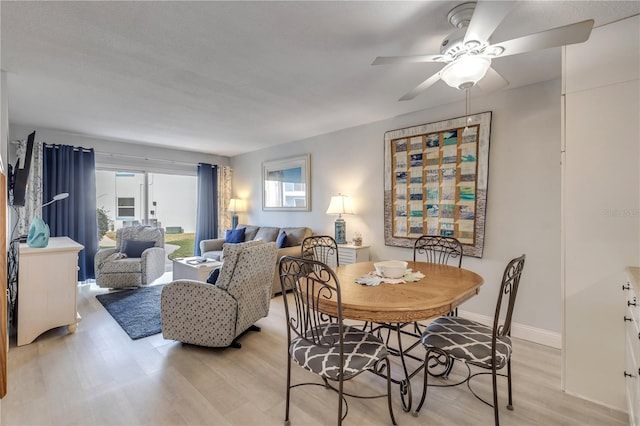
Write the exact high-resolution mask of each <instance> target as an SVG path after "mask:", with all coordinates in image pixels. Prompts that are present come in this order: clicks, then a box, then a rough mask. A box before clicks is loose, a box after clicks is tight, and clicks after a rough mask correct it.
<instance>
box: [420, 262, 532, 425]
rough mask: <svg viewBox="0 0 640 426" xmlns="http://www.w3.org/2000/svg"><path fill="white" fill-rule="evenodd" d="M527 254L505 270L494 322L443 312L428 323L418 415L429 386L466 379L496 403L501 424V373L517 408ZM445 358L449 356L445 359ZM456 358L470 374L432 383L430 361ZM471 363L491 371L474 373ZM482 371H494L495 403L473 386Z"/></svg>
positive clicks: (495, 410) (446, 385) (460, 382)
mask: <svg viewBox="0 0 640 426" xmlns="http://www.w3.org/2000/svg"><path fill="white" fill-rule="evenodd" d="M525 257H526V256H525V255H524V254H523V255H522V256H520V257H517V258H515V259H513V260H511V261H510V262H509V263H508V264H507V267H506V268H505V270H504V274H503V276H502V282H501V285H500V292H499V294H498V302H497V304H496V310H495V314H494V317H493V325H492V326H486V325H483V324H480V323H478V322H476V321H472V320H469V319H465V318H460V317H457V316H442V317H439V318H437V319H435V320H434V321H433V322H431V323H430V324H429V325H428V326H427V328H426V330H425V331H424V333H423V334H422V338H421V342H422V344H423V346H424V348H425V349H426V354H425V362H424V382H423V389H422V397H421V399H420V403H419V404H418V407H417V408H416V411H415V412H414V416H418V415H419V412H420V409H421V408H422V405H423V404H424V402H425V399H426V396H427V387H428V386H434V387H451V386H457V385H461V384H463V383H466V384H467V387H468V388H469V390H470V391H471V393H472V394H473V395H474V396H475V397H476V398H478V399H479V400H480V401H482V402H484V403H485V404H487V405H489V406H491V407H493V411H494V419H495V424H496V426H497V425H499V424H500V419H499V415H498V390H497V376H498V375H500V376H506V377H507V391H508V405H507V408H508V409H509V410H513V400H512V392H511V352H512V346H511V338H510V335H511V319H512V316H513V307H514V305H515V301H516V295H517V293H518V287H519V285H520V277H521V275H522V269H523V268H524V261H525ZM443 358H445V360H444V361H443ZM452 359H453V360H462V361H463V364H464V365H465V366H466V367H467V375H466V377H465V378H464V379H463V380H461V381H459V382H457V383H453V384H432V385H429V383H428V378H429V375H430V374H431V373H430V371H429V369H430V368H432V367H434V364H433V363H432V364H431V365H430V364H429V362H430V361H431V362H433V361H435V362H436V363H437V364H443V363H447V362H449V361H450V360H452ZM470 365H473V366H476V367H480V368H482V369H485V370H491V371H490V372H477V373H474V374H471V367H470ZM505 366H506V367H507V374H506V375H505V374H498V372H497V371H498V370H501V369H502V368H504V367H505ZM445 374H446V375H448V374H449V372H448V370H445ZM481 374H491V376H492V388H493V403H489V402H487V401H485V400H484V399H482V398H481V397H480V396H479V395H478V394H476V393H475V392H474V391H473V389H472V388H471V385H470V380H471V379H472V378H474V377H475V376H478V375H481ZM443 375H444V374H443ZM441 376H442V375H441Z"/></svg>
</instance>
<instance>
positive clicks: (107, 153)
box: [94, 151, 198, 167]
mask: <svg viewBox="0 0 640 426" xmlns="http://www.w3.org/2000/svg"><path fill="white" fill-rule="evenodd" d="M94 152H95V153H96V154H100V155H105V156H108V157H120V158H131V159H135V160H144V161H157V162H162V163H169V164H182V165H185V166H194V167H197V166H198V163H192V162H186V161H176V160H165V159H163V158H149V157H138V156H135V155H125V154H116V153H113V152H102V151H94Z"/></svg>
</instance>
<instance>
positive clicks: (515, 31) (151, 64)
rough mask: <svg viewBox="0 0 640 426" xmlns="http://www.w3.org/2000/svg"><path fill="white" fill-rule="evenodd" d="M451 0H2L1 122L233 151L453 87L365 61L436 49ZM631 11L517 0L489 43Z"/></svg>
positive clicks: (537, 71) (530, 74) (529, 70)
mask: <svg viewBox="0 0 640 426" xmlns="http://www.w3.org/2000/svg"><path fill="white" fill-rule="evenodd" d="M460 3H462V1H428V2H397V1H376V2H361V1H339V2H328V1H318V2H309V1H285V2H271V1H259V2H244V1H235V2H220V1H216V2H134V1H131V2H108V1H97V2H72V1H69V2H41V1H37V2H7V1H3V2H2V4H1V6H0V7H1V9H0V13H1V14H2V26H1V33H2V34H1V36H2V39H1V41H2V51H1V54H2V58H1V59H2V62H1V64H0V65H1V67H2V69H3V70H5V71H6V72H7V84H8V99H9V120H10V122H11V123H16V124H24V125H29V126H33V127H34V128H35V127H39V128H49V129H54V130H62V131H67V132H72V133H77V134H85V135H89V136H96V137H102V138H107V139H116V140H127V141H134V142H139V143H144V144H153V145H160V146H169V147H175V148H180V149H186V150H192V151H201V152H207V153H212V154H219V155H228V156H233V155H237V154H241V153H244V152H248V151H253V150H256V149H260V148H263V147H268V146H272V145H277V144H282V143H287V142H291V141H297V140H301V139H304V138H307V137H311V136H314V135H318V134H325V133H329V132H332V131H336V130H339V129H343V128H347V127H352V126H357V125H360V124H365V123H370V122H373V121H377V120H382V119H385V118H389V117H394V116H397V115H400V114H404V113H408V112H411V111H416V110H420V109H424V108H429V107H433V106H436V105H439V104H443V103H447V102H452V101H459V100H461V99H463V98H464V95H463V93H462V92H459V91H457V90H456V89H452V88H450V87H448V86H446V85H445V84H444V83H443V82H438V83H437V84H436V85H435V86H434V87H432V88H430V89H429V90H428V91H427V92H426V93H424V94H422V95H420V96H418V97H417V98H416V99H414V100H413V101H406V102H398V101H397V99H398V98H399V97H400V96H401V95H403V94H404V93H406V92H407V91H409V90H410V89H412V88H414V87H415V86H416V85H417V84H419V83H420V82H422V81H423V80H424V79H426V78H427V77H429V76H430V75H432V74H433V73H435V72H437V71H438V70H439V69H440V68H441V65H440V64H435V63H427V64H409V65H388V66H376V67H372V66H371V65H370V64H371V62H372V61H373V59H374V58H375V57H376V56H394V55H410V54H431V53H438V50H439V45H440V42H441V40H442V39H443V38H444V37H445V36H446V35H447V34H448V33H450V32H451V31H452V30H453V29H454V28H453V27H452V26H451V25H450V24H449V23H448V21H447V13H448V12H449V10H450V9H451V8H452V7H454V6H456V5H457V4H460ZM638 13H640V2H638V1H628V2H615V1H522V2H519V4H518V5H517V6H516V7H515V8H514V10H513V11H512V12H511V14H510V15H508V16H507V17H506V18H505V20H504V21H503V23H502V24H501V25H500V26H499V27H498V29H497V30H496V32H495V33H494V35H493V37H492V41H494V42H497V41H504V40H509V39H512V38H516V37H519V36H522V35H527V34H530V33H534V32H538V31H543V30H546V29H550V28H553V27H557V26H561V25H566V24H570V23H573V22H577V21H582V20H584V19H590V18H592V19H595V26H596V27H597V26H601V25H604V24H607V23H610V22H613V21H616V20H619V19H621V18H624V17H628V16H631V15H634V14H638ZM560 57H561V51H560V49H559V48H555V49H547V50H545V51H540V52H534V53H527V54H522V55H517V56H512V57H506V58H502V59H496V60H495V61H494V64H493V67H494V68H495V69H496V70H497V71H498V72H499V73H500V74H502V75H503V76H504V77H505V78H506V79H507V80H508V81H509V82H510V86H509V87H511V88H513V87H518V86H523V85H528V84H532V83H536V82H540V81H545V80H549V79H554V78H558V77H559V76H560V71H561V67H560ZM476 96H479V95H476Z"/></svg>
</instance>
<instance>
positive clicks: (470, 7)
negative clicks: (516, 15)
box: [371, 0, 593, 101]
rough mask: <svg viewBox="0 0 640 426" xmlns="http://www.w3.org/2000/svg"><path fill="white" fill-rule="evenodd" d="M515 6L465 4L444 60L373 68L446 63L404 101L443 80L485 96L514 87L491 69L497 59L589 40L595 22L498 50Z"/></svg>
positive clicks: (393, 60) (381, 61) (401, 60)
mask: <svg viewBox="0 0 640 426" xmlns="http://www.w3.org/2000/svg"><path fill="white" fill-rule="evenodd" d="M514 5H515V2H513V1H508V2H506V1H481V0H479V1H478V2H477V3H476V2H468V3H462V4H460V5H458V6H456V7H454V8H453V9H451V11H450V12H449V14H448V16H447V18H448V20H449V22H450V23H451V25H453V26H454V27H456V28H457V29H456V30H455V31H453V32H452V33H451V34H449V35H448V36H446V37H445V38H444V40H443V41H442V44H441V46H440V54H439V55H413V56H378V57H377V58H376V59H375V60H374V61H373V63H372V64H371V65H386V64H406V63H419V62H442V63H443V64H446V65H445V66H444V67H443V68H442V69H441V70H440V71H438V72H437V73H436V74H434V75H432V76H431V77H429V78H428V79H426V80H425V81H423V82H422V83H420V84H419V85H418V86H417V87H415V88H414V89H413V90H411V91H410V92H408V93H407V94H405V95H404V96H402V97H401V98H400V100H401V101H406V100H410V99H413V98H415V97H416V96H418V95H419V94H420V93H422V92H424V91H425V90H427V89H428V88H429V87H431V86H432V85H433V84H435V83H436V82H438V80H443V81H444V82H445V83H447V84H448V85H449V86H451V87H454V88H456V89H460V90H466V89H470V88H471V87H473V86H475V85H476V84H477V85H478V86H479V87H480V88H482V89H483V90H487V91H492V90H497V89H500V88H502V87H504V86H506V85H508V84H509V83H508V82H507V81H506V80H505V79H504V77H502V76H501V75H500V74H498V72H496V71H495V70H494V69H493V68H491V61H492V60H493V59H497V58H501V57H505V56H510V55H517V54H520V53H525V52H530V51H533V50H541V49H547V48H550V47H558V46H563V45H568V44H574V43H582V42H583V41H586V40H587V39H588V38H589V35H590V34H591V29H592V28H593V19H588V20H586V21H582V22H577V23H575V24H570V25H565V26H562V27H557V28H553V29H550V30H546V31H542V32H539V33H535V34H530V35H527V36H523V37H519V38H515V39H512V40H508V41H503V42H500V43H495V44H492V43H491V41H490V37H491V35H492V34H493V32H494V31H495V30H496V28H497V27H498V25H500V23H501V22H502V20H503V19H504V18H505V16H507V14H508V13H509V12H510V11H511V9H512V8H513V6H514Z"/></svg>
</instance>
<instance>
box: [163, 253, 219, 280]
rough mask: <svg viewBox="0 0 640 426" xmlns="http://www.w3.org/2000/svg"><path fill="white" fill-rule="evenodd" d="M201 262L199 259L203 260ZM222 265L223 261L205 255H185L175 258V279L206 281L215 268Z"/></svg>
mask: <svg viewBox="0 0 640 426" xmlns="http://www.w3.org/2000/svg"><path fill="white" fill-rule="evenodd" d="M203 259H204V261H202V262H199V260H203ZM220 266H222V262H219V261H217V260H213V259H207V258H203V257H183V258H179V259H174V260H173V279H174V280H196V281H206V280H207V278H208V277H209V274H210V273H211V271H212V270H214V269H215V268H218V267H220Z"/></svg>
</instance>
